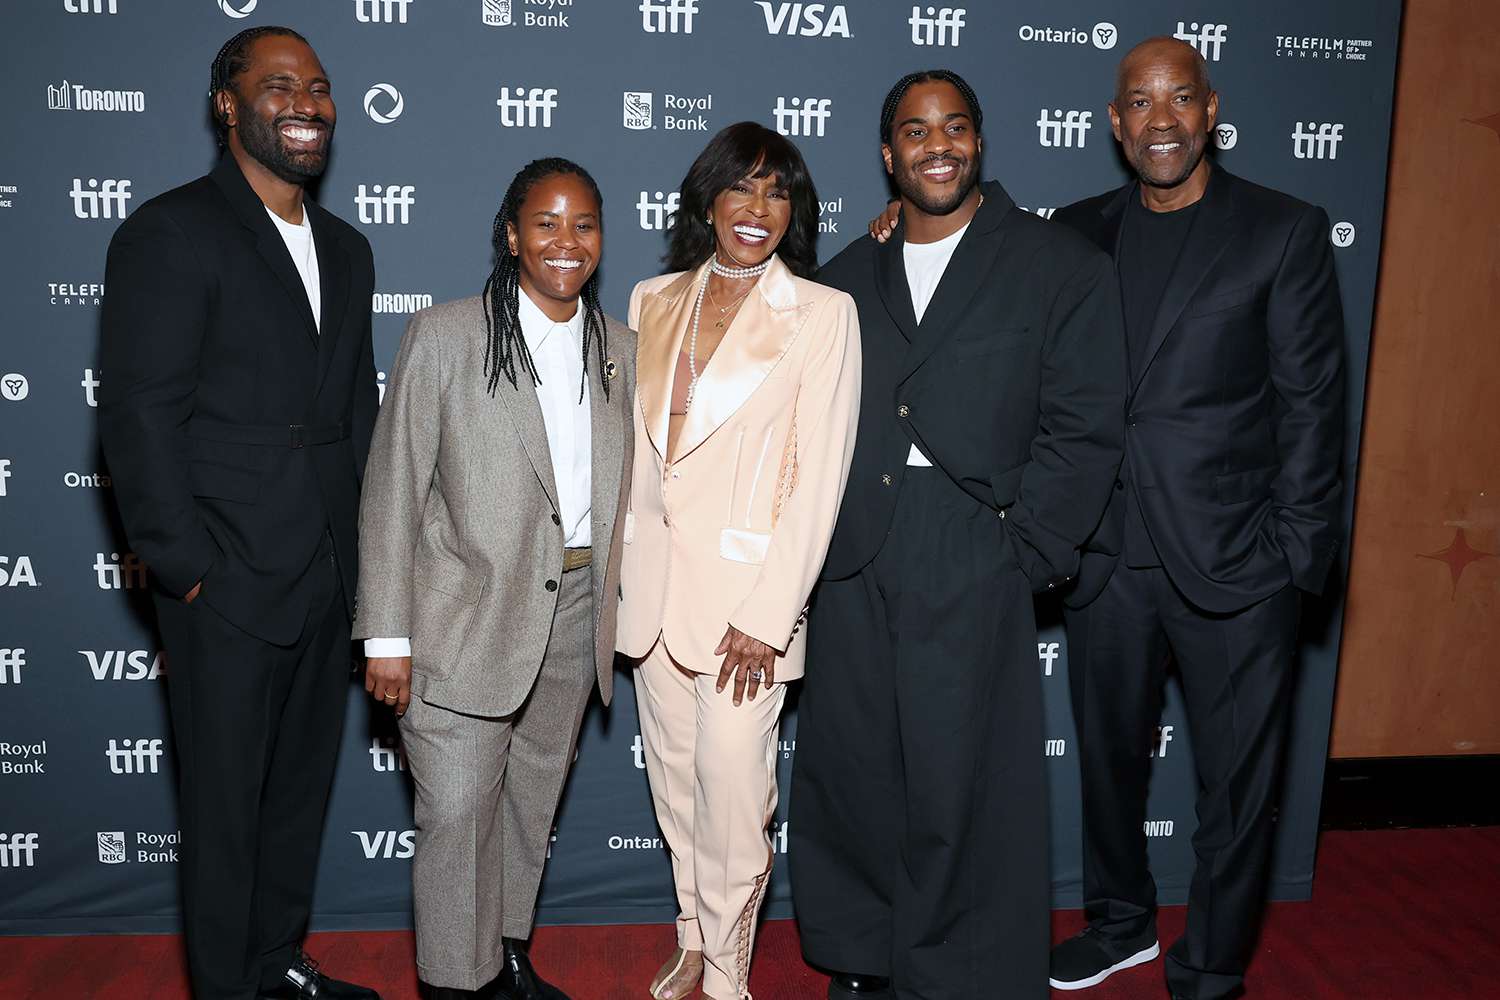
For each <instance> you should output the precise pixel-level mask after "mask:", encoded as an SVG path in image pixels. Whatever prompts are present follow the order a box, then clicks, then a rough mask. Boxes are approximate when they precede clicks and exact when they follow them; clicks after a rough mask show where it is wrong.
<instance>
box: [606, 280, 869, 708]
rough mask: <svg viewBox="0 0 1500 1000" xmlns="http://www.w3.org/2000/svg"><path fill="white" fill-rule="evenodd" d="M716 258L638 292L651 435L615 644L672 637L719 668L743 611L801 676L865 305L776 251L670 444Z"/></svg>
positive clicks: (856, 375) (849, 451)
mask: <svg viewBox="0 0 1500 1000" xmlns="http://www.w3.org/2000/svg"><path fill="white" fill-rule="evenodd" d="M707 268H708V265H707V263H706V262H705V263H704V265H703V266H701V267H699V268H698V269H697V270H695V271H685V272H681V273H678V274H667V275H662V276H660V277H656V278H649V279H647V280H645V281H642V282H641V283H640V284H638V285H636V286H635V290H634V291H633V292H632V293H631V296H630V325H631V326H632V327H633V328H635V329H636V330H637V331H639V334H640V340H639V342H638V350H637V355H636V363H637V392H636V397H637V398H636V405H635V407H634V411H635V413H634V418H633V419H634V421H635V431H636V439H635V441H636V446H635V460H634V467H633V468H634V473H633V482H632V486H631V492H630V506H629V508H628V510H627V512H626V514H625V527H624V541H625V544H624V556H623V561H622V563H621V569H620V591H621V600H620V610H619V622H618V628H619V631H618V634H617V639H616V646H617V648H618V649H619V650H620V651H621V652H622V653H624V654H625V655H627V656H631V657H643V656H645V655H646V654H647V653H648V652H650V651H651V647H652V646H654V645H655V644H656V641H657V639H658V638H664V639H665V641H666V645H667V649H668V651H670V653H671V654H672V657H673V658H674V659H675V660H676V661H677V662H678V663H680V664H682V665H683V666H684V667H686V668H688V669H689V670H692V671H694V672H696V673H717V672H718V669H719V663H720V662H721V661H722V657H716V656H714V652H713V651H714V648H715V647H716V646H718V644H719V640H720V639H722V638H723V636H724V630H725V628H726V627H727V626H728V625H729V624H730V623H732V624H733V625H734V626H735V627H736V628H738V629H739V630H740V631H742V632H744V633H745V634H746V635H750V636H753V637H755V638H756V639H759V640H761V641H762V642H764V643H767V644H768V645H771V646H774V647H775V648H776V649H777V650H778V651H780V652H781V653H782V657H781V659H779V660H778V661H777V664H776V677H775V679H776V680H777V681H786V680H793V679H795V678H798V677H801V676H802V668H803V658H804V651H805V647H806V636H805V635H801V636H799V634H798V633H800V632H803V631H804V629H803V623H802V616H803V612H804V611H805V609H806V607H807V598H808V595H809V594H810V593H811V591H812V588H813V584H814V582H815V581H816V580H817V578H818V572H819V570H821V568H822V565H823V557H824V556H825V555H826V553H827V551H828V541H829V538H830V537H831V536H832V535H833V525H834V522H835V520H836V519H837V518H838V511H839V502H840V500H841V499H842V497H843V495H844V484H845V481H846V480H847V479H848V475H849V461H850V457H851V456H852V455H853V453H854V433H855V428H856V426H857V425H858V421H859V383H860V349H859V316H858V313H857V312H856V311H855V307H854V300H853V299H851V298H850V297H849V296H848V295H847V294H845V293H844V292H841V291H838V290H836V289H833V288H828V287H826V286H824V285H819V284H817V283H816V282H812V281H808V280H806V279H803V278H798V277H796V276H795V275H793V274H792V272H791V271H790V270H788V269H787V267H786V265H785V264H783V263H782V262H781V260H780V259H779V258H774V257H773V258H772V261H771V267H770V269H769V270H767V271H766V273H765V274H764V275H762V276H761V279H760V282H759V283H758V284H757V286H756V288H755V290H754V291H752V292H751V293H750V295H749V297H748V298H747V299H746V300H745V302H744V304H743V305H742V306H741V307H740V311H739V314H738V315H737V316H736V317H735V319H734V321H733V322H732V323H731V324H730V326H729V330H728V331H727V332H726V334H725V336H724V339H723V341H722V343H720V345H719V347H718V349H717V350H716V351H715V352H714V355H713V357H712V358H711V359H710V360H709V362H708V365H707V366H706V367H704V368H702V369H701V370H700V376H699V381H698V389H697V392H696V394H695V396H694V400H693V405H692V408H691V409H689V411H688V413H687V417H686V419H685V421H684V423H683V426H682V429H681V431H680V432H679V434H678V440H677V442H676V454H674V455H671V456H668V455H666V454H665V451H666V443H667V425H668V417H669V411H670V409H671V401H672V379H673V376H674V374H675V372H676V366H677V354H678V352H679V351H682V350H685V349H686V347H685V344H686V338H687V336H688V333H689V329H690V327H691V324H692V317H693V303H694V300H695V299H696V297H697V292H698V282H700V281H701V280H702V279H703V275H704V272H705V271H706V270H707Z"/></svg>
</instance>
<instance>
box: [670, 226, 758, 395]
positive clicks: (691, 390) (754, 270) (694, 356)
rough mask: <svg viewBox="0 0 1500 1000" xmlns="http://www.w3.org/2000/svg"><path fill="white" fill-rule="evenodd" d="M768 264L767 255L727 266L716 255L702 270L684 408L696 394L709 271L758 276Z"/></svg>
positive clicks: (745, 276)
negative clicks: (748, 264)
mask: <svg viewBox="0 0 1500 1000" xmlns="http://www.w3.org/2000/svg"><path fill="white" fill-rule="evenodd" d="M770 266H771V258H769V257H767V258H766V259H765V260H763V261H761V262H760V263H759V264H756V265H755V266H753V267H729V266H728V265H726V264H720V263H719V258H718V257H717V256H715V257H713V258H712V259H711V260H710V261H709V264H708V271H706V272H704V275H703V280H702V281H700V282H699V283H698V298H697V299H696V300H695V301H694V302H693V332H692V335H691V336H689V337H688V375H689V376H690V377H689V379H688V391H687V402H686V403H685V404H684V405H683V409H684V410H691V409H692V408H693V397H694V396H696V395H697V394H698V323H699V320H700V319H701V317H702V315H703V296H704V295H706V294H707V293H708V281H709V277H710V272H711V273H712V274H717V275H718V276H719V277H721V278H735V279H742V278H758V277H760V276H761V275H762V274H765V273H766V271H767V270H768V269H769V268H770ZM747 294H748V293H747Z"/></svg>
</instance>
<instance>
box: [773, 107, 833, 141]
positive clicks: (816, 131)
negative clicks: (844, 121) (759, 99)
mask: <svg viewBox="0 0 1500 1000" xmlns="http://www.w3.org/2000/svg"><path fill="white" fill-rule="evenodd" d="M771 114H772V115H773V116H775V119H776V131H778V132H780V133H781V134H782V135H789V136H794V137H795V136H801V137H802V138H811V137H822V136H823V135H825V134H826V133H827V129H828V119H829V118H830V117H832V115H833V101H832V100H830V99H829V98H827V97H793V98H790V99H788V98H785V97H778V98H776V107H775V108H773V109H772V110H771Z"/></svg>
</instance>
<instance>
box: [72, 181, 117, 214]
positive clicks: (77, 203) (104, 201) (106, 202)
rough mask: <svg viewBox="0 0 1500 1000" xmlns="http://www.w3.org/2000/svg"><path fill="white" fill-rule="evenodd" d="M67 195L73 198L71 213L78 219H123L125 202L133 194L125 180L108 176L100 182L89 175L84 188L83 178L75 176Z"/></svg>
mask: <svg viewBox="0 0 1500 1000" xmlns="http://www.w3.org/2000/svg"><path fill="white" fill-rule="evenodd" d="M68 197H69V198H72V199H73V214H74V215H75V216H77V217H78V218H80V219H123V218H125V203H126V202H127V201H129V200H130V199H131V198H132V197H133V196H132V195H131V193H130V182H129V181H126V180H114V179H112V178H109V179H105V180H104V181H102V182H101V181H98V180H96V179H95V178H93V177H90V178H89V184H88V187H87V188H85V187H84V186H83V179H82V178H80V177H75V178H73V190H71V191H69V192H68ZM101 213H102V214H101Z"/></svg>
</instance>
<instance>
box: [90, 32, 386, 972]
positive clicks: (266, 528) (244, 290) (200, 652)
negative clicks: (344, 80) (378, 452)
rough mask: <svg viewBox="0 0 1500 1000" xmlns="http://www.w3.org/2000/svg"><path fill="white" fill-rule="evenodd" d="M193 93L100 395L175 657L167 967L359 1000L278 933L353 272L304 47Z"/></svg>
mask: <svg viewBox="0 0 1500 1000" xmlns="http://www.w3.org/2000/svg"><path fill="white" fill-rule="evenodd" d="M210 100H211V101H212V103H213V112H214V117H215V120H216V122H217V123H218V125H219V127H220V137H221V142H222V143H223V144H224V145H225V147H226V150H227V151H226V153H225V155H224V157H223V159H222V160H221V161H220V163H219V165H218V166H217V167H216V168H215V169H214V170H213V172H212V173H210V174H209V175H208V176H206V177H202V178H199V179H198V180H196V181H193V182H192V183H191V184H187V185H185V186H183V187H180V188H177V189H176V190H173V191H169V192H167V193H166V194H164V195H161V196H160V197H158V198H154V199H152V200H151V201H149V202H147V203H146V204H145V205H143V206H141V207H140V209H138V210H137V211H136V212H135V213H134V214H133V215H132V216H131V217H130V218H129V219H128V220H126V221H125V222H124V223H123V224H122V225H121V226H120V228H119V230H118V231H117V232H116V233H115V236H114V240H113V241H112V242H111V244H110V248H109V260H108V265H107V270H106V279H105V282H106V287H107V289H108V291H107V293H106V295H105V299H104V313H103V343H102V364H103V368H104V379H103V382H102V384H101V386H100V393H99V427H100V436H101V438H102V441H103V445H104V452H105V456H106V458H107V459H108V461H109V467H110V472H111V473H112V475H113V477H114V483H115V495H116V497H117V499H118V500H119V504H120V512H121V514H122V515H123V516H124V521H125V531H126V534H127V535H128V536H129V539H130V542H131V544H132V546H133V547H134V548H135V550H136V551H137V552H138V553H139V554H140V555H141V556H142V557H143V558H144V559H145V561H146V564H147V565H148V566H149V567H150V569H151V572H152V575H153V576H154V577H155V581H156V584H157V592H156V593H155V594H154V598H155V603H156V609H157V619H158V622H159V623H160V626H161V633H162V638H163V640H164V642H165V644H166V649H167V651H168V652H169V653H170V654H171V657H172V681H171V684H170V685H169V688H168V692H169V702H170V708H171V715H172V728H173V732H174V735H175V737H176V748H177V758H178V767H179V774H180V778H181V794H180V818H181V823H182V833H183V852H182V868H181V874H182V889H183V909H184V917H185V926H186V931H187V946H188V965H189V969H190V972H191V975H192V981H193V990H194V995H195V997H196V998H197V1000H251V998H256V997H259V998H299V1000H311V998H313V997H317V998H319V1000H371V998H376V994H375V992H374V991H372V990H368V989H364V988H363V987H358V986H352V985H350V984H348V983H342V982H339V981H338V980H335V979H332V978H330V977H329V976H326V975H324V974H323V973H321V972H319V971H318V969H317V966H316V964H315V963H313V962H312V961H311V960H309V959H308V958H307V957H306V955H304V954H303V953H302V951H301V948H300V947H299V944H300V941H301V938H302V935H303V932H304V931H305V930H306V927H307V919H308V912H309V908H310V905H311V900H312V888H313V876H314V874H315V871H316V868H317V860H318V846H319V841H320V835H321V831H322V828H323V814H324V810H325V807H326V806H327V803H328V792H329V786H330V783H331V781H332V778H333V764H334V757H335V755H336V754H337V751H338V744H339V733H340V730H341V728H342V722H343V711H344V702H345V694H346V690H347V687H348V682H349V665H350V648H349V622H350V617H351V615H352V614H353V598H354V593H355V589H354V583H355V579H356V576H355V573H356V567H355V557H356V546H355V525H356V520H357V515H358V506H359V485H360V478H361V477H362V475H363V472H364V463H365V452H366V451H367V450H368V448H369V443H370V435H371V432H372V430H373V427H374V423H375V412H376V407H377V398H376V389H375V365H374V359H373V356H372V351H371V344H370V309H369V303H370V295H371V290H372V287H373V284H374V266H373V263H372V260H371V255H370V245H369V243H367V242H366V241H365V239H364V237H362V236H360V235H359V234H358V233H357V232H355V231H354V230H353V229H352V228H350V227H349V226H348V225H346V224H345V223H344V222H342V221H340V220H339V219H337V218H335V217H334V216H333V215H331V214H330V213H328V212H327V211H325V210H324V209H322V208H320V207H319V206H318V205H316V204H314V203H313V202H312V200H311V199H310V198H307V197H304V190H303V188H304V185H305V184H306V183H307V182H308V181H309V180H311V179H312V178H315V177H317V176H318V175H319V174H321V173H322V172H323V167H324V164H325V163H326V161H327V156H328V144H329V140H330V139H331V137H332V134H333V127H334V120H335V119H334V116H335V112H334V106H333V99H332V97H331V96H330V94H329V83H328V79H327V75H326V73H325V72H324V70H323V67H322V65H321V63H319V61H318V57H317V55H316V54H315V53H314V52H313V50H312V48H311V47H310V46H309V45H308V44H307V42H306V40H305V39H303V38H302V36H301V35H298V34H297V33H296V32H294V31H292V30H290V29H288V28H276V27H260V28H252V29H249V30H248V31H244V32H241V33H240V34H238V35H236V36H235V37H234V38H232V39H230V41H229V42H228V43H227V44H226V45H225V46H224V47H223V49H221V50H220V52H219V55H218V57H217V58H216V59H215V60H214V65H213V73H212V83H211V86H210Z"/></svg>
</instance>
